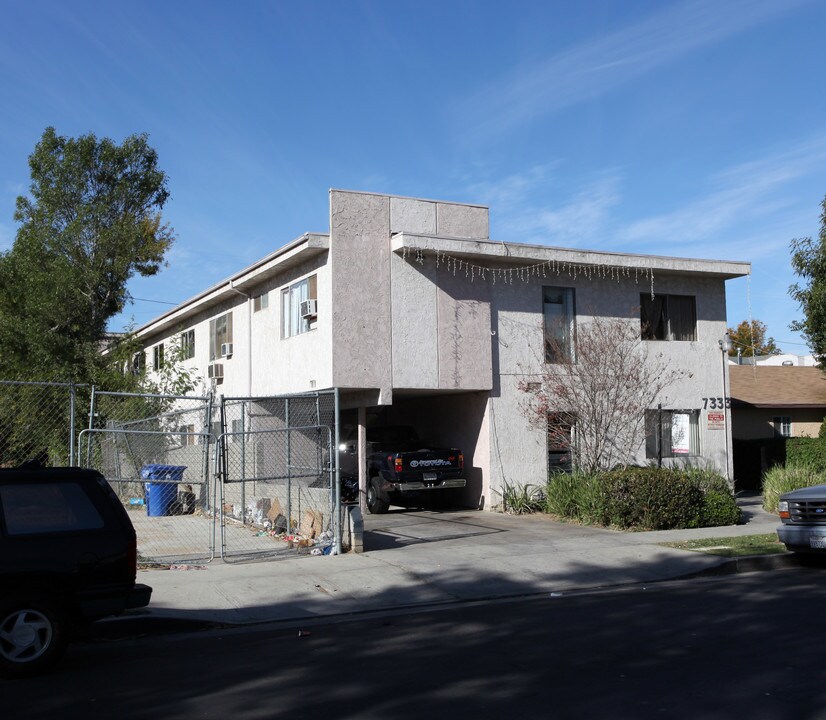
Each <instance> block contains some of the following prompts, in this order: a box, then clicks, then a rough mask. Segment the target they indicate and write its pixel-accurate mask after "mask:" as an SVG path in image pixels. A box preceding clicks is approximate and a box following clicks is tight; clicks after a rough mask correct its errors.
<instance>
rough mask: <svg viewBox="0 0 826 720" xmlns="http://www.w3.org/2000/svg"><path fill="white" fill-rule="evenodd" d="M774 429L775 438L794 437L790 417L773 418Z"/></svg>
mask: <svg viewBox="0 0 826 720" xmlns="http://www.w3.org/2000/svg"><path fill="white" fill-rule="evenodd" d="M772 427H773V428H774V436H775V437H791V436H792V419H791V418H790V417H789V416H788V415H778V416H776V417H773V418H772Z"/></svg>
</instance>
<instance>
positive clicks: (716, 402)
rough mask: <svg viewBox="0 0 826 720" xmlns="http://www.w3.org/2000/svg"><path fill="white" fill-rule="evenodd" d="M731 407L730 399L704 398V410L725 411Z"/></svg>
mask: <svg viewBox="0 0 826 720" xmlns="http://www.w3.org/2000/svg"><path fill="white" fill-rule="evenodd" d="M730 407H731V398H730V397H725V398H723V397H707V398H703V410H723V409H728V408H730Z"/></svg>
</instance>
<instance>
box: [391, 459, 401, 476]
mask: <svg viewBox="0 0 826 720" xmlns="http://www.w3.org/2000/svg"><path fill="white" fill-rule="evenodd" d="M393 469H394V470H395V471H396V472H397V473H400V472H401V471H402V459H401V458H400V457H397V458H396V459H395V460H394V461H393Z"/></svg>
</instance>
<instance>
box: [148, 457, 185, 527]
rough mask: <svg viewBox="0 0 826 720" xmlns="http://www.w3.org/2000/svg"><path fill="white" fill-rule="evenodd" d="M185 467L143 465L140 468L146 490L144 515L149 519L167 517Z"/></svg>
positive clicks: (176, 495) (175, 497)
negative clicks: (145, 481)
mask: <svg viewBox="0 0 826 720" xmlns="http://www.w3.org/2000/svg"><path fill="white" fill-rule="evenodd" d="M186 467H187V466H186V465H154V464H151V465H144V466H143V467H142V468H141V478H142V479H143V480H153V481H154V482H147V483H146V484H145V488H146V514H147V515H148V516H149V517H159V516H163V515H169V509H170V508H171V507H172V504H173V503H174V502H175V500H177V498H178V483H179V482H182V481H183V479H184V470H186Z"/></svg>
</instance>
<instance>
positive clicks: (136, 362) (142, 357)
mask: <svg viewBox="0 0 826 720" xmlns="http://www.w3.org/2000/svg"><path fill="white" fill-rule="evenodd" d="M145 369H146V353H145V352H144V351H143V350H140V351H139V352H136V353H135V354H134V355H133V356H132V374H134V375H140V374H141V373H142V372H143V371H144V370H145Z"/></svg>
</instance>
